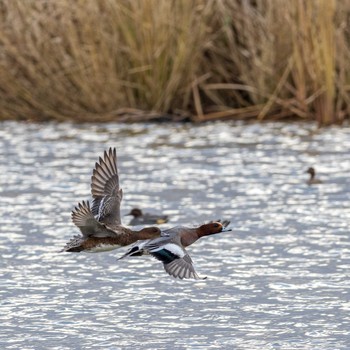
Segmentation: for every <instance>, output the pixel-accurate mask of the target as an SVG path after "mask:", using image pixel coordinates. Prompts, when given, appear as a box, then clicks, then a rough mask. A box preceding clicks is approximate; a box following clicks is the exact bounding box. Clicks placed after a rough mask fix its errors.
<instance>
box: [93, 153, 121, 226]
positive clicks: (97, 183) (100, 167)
mask: <svg viewBox="0 0 350 350" xmlns="http://www.w3.org/2000/svg"><path fill="white" fill-rule="evenodd" d="M91 194H92V198H93V202H92V208H91V211H92V214H93V215H94V216H95V217H96V218H97V220H98V221H99V222H101V223H104V224H107V225H121V218H120V203H121V201H122V198H123V192H122V189H121V188H120V187H119V175H118V168H117V152H116V149H115V148H110V149H109V150H108V152H107V151H105V152H104V155H103V159H102V158H101V157H100V158H99V161H98V162H97V163H96V164H95V169H94V170H93V173H92V176H91Z"/></svg>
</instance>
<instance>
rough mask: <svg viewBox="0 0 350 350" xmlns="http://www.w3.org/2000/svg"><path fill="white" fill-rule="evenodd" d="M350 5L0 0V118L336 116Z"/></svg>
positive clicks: (346, 69) (349, 61)
mask: <svg viewBox="0 0 350 350" xmlns="http://www.w3.org/2000/svg"><path fill="white" fill-rule="evenodd" d="M349 12H350V6H349V3H348V2H347V1H345V0H338V1H337V2H335V0H318V1H304V0H265V1H260V0H259V1H253V0H245V1H241V0H208V1H206V0H198V1H189V0H176V1H175V0H171V1H170V0H118V1H117V0H101V1H95V0H85V1H82V0H78V1H73V2H72V1H70V0H60V1H37V0H26V1H22V0H3V1H2V2H0V48H1V50H0V79H1V82H2V84H1V86H0V110H1V114H0V119H1V118H5V119H35V120H46V119H56V120H76V121H110V120H123V121H124V120H125V121H140V120H154V119H159V118H163V117H165V118H168V115H169V113H170V114H173V113H175V114H177V115H175V117H174V118H175V119H183V118H187V119H188V117H189V116H190V115H191V113H192V114H194V115H193V117H192V119H193V120H195V121H200V120H210V119H218V118H229V117H231V118H237V117H239V118H254V117H256V118H258V119H265V118H271V117H273V118H281V117H289V116H292V115H297V116H298V117H300V118H303V119H311V118H313V117H312V115H313V114H314V115H316V116H317V119H318V121H319V123H320V124H329V123H332V122H336V121H339V120H342V119H343V118H344V116H345V115H349V114H350V107H349V106H350V98H349V90H350V30H349V29H348V27H347V16H348V13H349ZM336 53H337V54H336ZM141 110H144V111H146V112H141ZM121 111H124V112H125V115H124V116H122V115H121ZM147 111H149V112H147ZM313 119H315V118H313Z"/></svg>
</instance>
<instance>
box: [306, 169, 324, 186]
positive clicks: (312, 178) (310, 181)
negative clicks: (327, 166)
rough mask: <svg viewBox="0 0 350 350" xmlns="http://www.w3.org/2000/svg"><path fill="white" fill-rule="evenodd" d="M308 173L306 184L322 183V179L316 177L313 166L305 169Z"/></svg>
mask: <svg viewBox="0 0 350 350" xmlns="http://www.w3.org/2000/svg"><path fill="white" fill-rule="evenodd" d="M306 172H307V173H308V174H310V178H309V179H308V180H307V182H306V183H307V184H308V185H318V184H322V183H323V181H322V180H320V179H318V178H317V177H316V171H315V169H314V168H313V167H310V168H309V169H307V171H306Z"/></svg>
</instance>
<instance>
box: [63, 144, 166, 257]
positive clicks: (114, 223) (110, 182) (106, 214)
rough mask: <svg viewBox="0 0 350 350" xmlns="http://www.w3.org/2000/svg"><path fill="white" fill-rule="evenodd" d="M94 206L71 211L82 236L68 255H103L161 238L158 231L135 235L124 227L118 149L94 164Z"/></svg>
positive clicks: (70, 246)
mask: <svg viewBox="0 0 350 350" xmlns="http://www.w3.org/2000/svg"><path fill="white" fill-rule="evenodd" d="M91 195H92V198H93V200H92V206H91V207H90V203H89V201H86V202H85V201H83V202H82V203H79V204H78V206H77V207H75V209H74V210H73V211H72V220H73V223H74V224H75V225H76V226H77V227H78V228H79V229H80V231H81V233H82V235H78V236H74V237H73V238H72V239H71V240H70V241H69V242H68V243H67V244H66V246H65V247H64V248H63V250H62V251H65V252H81V251H86V252H100V251H108V250H112V249H116V248H119V247H122V246H126V245H129V244H132V243H135V242H136V241H138V240H140V239H141V240H142V239H151V238H156V237H159V236H160V234H161V231H160V230H159V228H157V227H146V228H143V229H142V230H140V231H132V230H130V229H128V228H126V227H124V226H122V223H121V219H120V203H121V200H122V198H123V192H122V189H121V188H120V187H119V176H118V168H117V154H116V149H115V148H113V149H112V148H110V149H109V151H108V152H106V151H105V152H104V156H103V159H102V158H101V157H100V158H99V162H98V163H96V164H95V168H94V170H93V174H92V177H91Z"/></svg>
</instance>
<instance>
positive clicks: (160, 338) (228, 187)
mask: <svg viewBox="0 0 350 350" xmlns="http://www.w3.org/2000/svg"><path fill="white" fill-rule="evenodd" d="M0 145H1V147H0V153H1V155H0V193H1V200H0V223H1V225H0V227H1V228H0V254H1V260H0V276H1V278H0V348H1V349H35V350H40V349H55V350H60V349H249V350H252V349H288V350H290V349H310V350H311V349H332V350H333V349H349V347H350V313H349V311H350V297H349V296H350V295H349V289H350V279H349V271H350V238H349V237H350V236H349V222H350V209H349V204H350V186H349V181H350V180H349V171H350V158H349V150H350V128H349V127H342V128H336V127H334V128H329V129H325V130H317V129H316V128H315V127H314V126H313V125H301V124H289V125H285V124H280V123H271V124H262V125H257V124H251V125H245V124H243V123H223V122H220V123H211V124H204V125H199V126H192V125H188V124H160V125H155V124H138V125H126V124H122V125H116V124H107V125H91V124H83V125H72V124H44V125H40V124H25V123H14V122H5V123H1V124H0ZM110 146H115V147H117V150H118V156H119V170H120V180H121V185H122V187H123V190H124V193H125V195H124V200H123V204H122V214H125V213H127V212H128V211H129V210H130V209H131V208H132V207H133V206H140V207H142V208H143V209H145V210H147V211H151V212H157V211H162V212H164V213H166V214H168V215H169V216H170V217H171V222H170V223H169V226H171V225H178V224H188V225H196V224H200V223H203V222H205V221H208V220H212V219H218V218H222V219H230V220H231V222H232V227H233V232H231V233H230V232H228V233H224V234H221V235H216V236H212V237H206V238H203V239H202V240H200V241H198V242H197V243H196V244H194V245H193V246H191V247H189V248H188V250H189V252H190V254H191V256H192V259H193V260H194V262H195V264H196V267H197V270H198V272H199V274H200V275H202V276H208V279H207V280H205V281H178V280H175V279H173V278H171V277H169V276H168V275H166V273H165V272H164V271H163V268H162V265H161V264H160V263H159V262H158V261H155V260H153V259H152V258H150V257H141V258H139V259H136V258H134V259H132V260H123V261H120V262H117V261H116V257H119V256H121V255H122V254H123V252H124V251H125V249H120V250H115V251H112V252H106V253H99V254H84V253H81V254H73V253H71V254H69V253H57V251H58V250H59V249H61V248H62V247H63V245H64V244H65V242H66V241H68V240H69V239H70V237H71V236H72V235H73V234H76V233H77V232H78V231H77V229H76V228H75V227H74V226H73V224H72V223H71V221H70V212H71V210H72V209H73V207H74V206H75V205H76V204H77V202H78V201H80V200H83V199H88V198H89V193H90V192H89V191H90V183H89V181H90V176H91V172H92V168H93V166H94V163H95V162H96V161H97V159H98V156H100V155H102V153H103V151H104V150H105V149H107V148H108V147H110ZM309 166H315V167H316V170H317V172H318V174H319V176H320V177H321V178H322V180H324V182H325V183H324V184H323V185H318V186H312V187H309V186H307V185H306V184H305V181H306V179H307V177H308V176H307V174H305V171H306V169H307V168H308V167H309ZM126 222H127V221H126ZM165 227H168V226H165Z"/></svg>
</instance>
